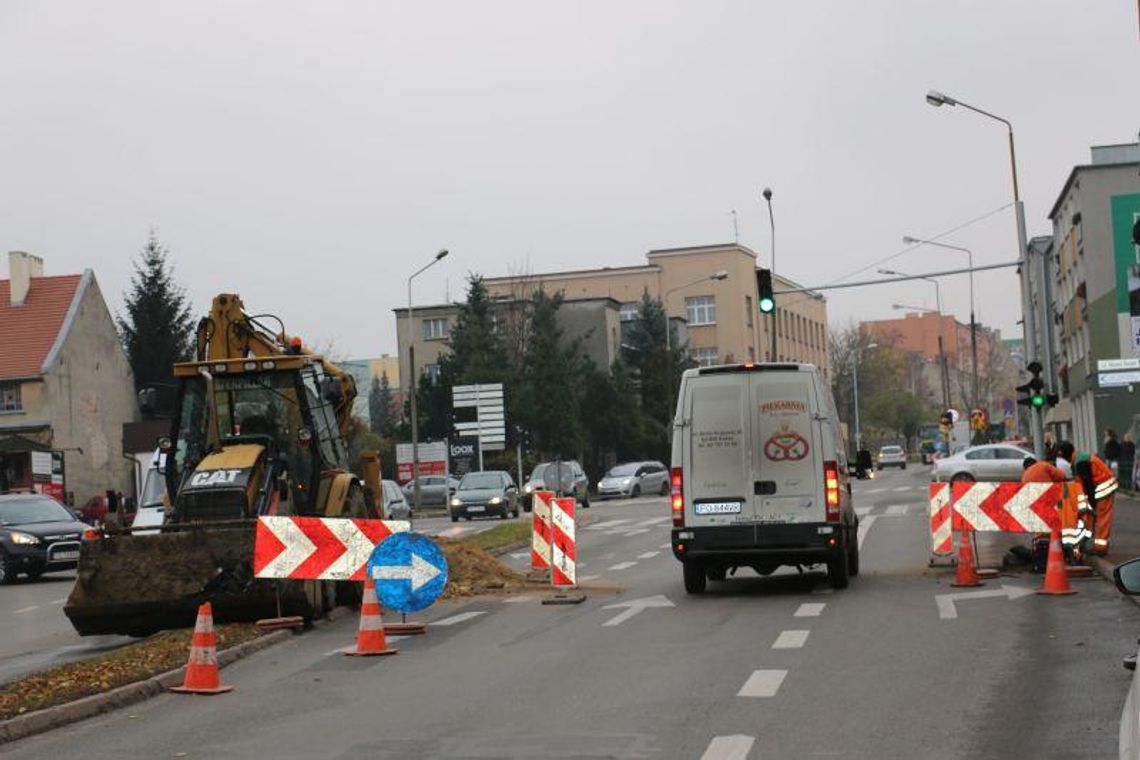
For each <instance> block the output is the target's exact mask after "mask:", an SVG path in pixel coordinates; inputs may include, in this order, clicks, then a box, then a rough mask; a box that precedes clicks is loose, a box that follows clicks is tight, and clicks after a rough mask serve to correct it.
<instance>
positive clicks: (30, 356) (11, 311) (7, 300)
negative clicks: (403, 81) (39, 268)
mask: <svg viewBox="0 0 1140 760" xmlns="http://www.w3.org/2000/svg"><path fill="white" fill-rule="evenodd" d="M80 278H81V275H78V274H68V275H62V276H59V277H33V278H32V287H31V289H30V290H29V291H28V295H27V297H26V298H25V299H24V303H23V305H21V306H12V298H11V289H12V282H11V280H0V378H5V377H31V376H35V375H38V374H40V371H41V369H42V367H43V363H44V359H46V358H47V355H48V352H49V351H51V347H52V345H54V344H55V339H56V337H57V336H58V335H59V331H60V328H62V327H63V320H64V317H66V316H67V310H68V308H70V307H71V301H72V299H73V298H74V297H75V289H76V288H77V287H78V286H79V280H80Z"/></svg>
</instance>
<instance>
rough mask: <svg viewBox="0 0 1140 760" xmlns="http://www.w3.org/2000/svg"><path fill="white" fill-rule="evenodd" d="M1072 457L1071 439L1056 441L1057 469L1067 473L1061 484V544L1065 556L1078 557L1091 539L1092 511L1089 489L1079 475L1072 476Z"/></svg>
mask: <svg viewBox="0 0 1140 760" xmlns="http://www.w3.org/2000/svg"><path fill="white" fill-rule="evenodd" d="M1075 459H1076V456H1075V449H1074V447H1073V444H1072V443H1071V442H1070V441H1061V442H1060V443H1058V444H1057V469H1058V470H1060V471H1061V472H1062V473H1064V474H1065V476H1066V480H1065V482H1064V484H1063V485H1062V487H1061V488H1062V490H1061V545H1062V546H1063V547H1064V549H1065V556H1066V557H1067V558H1069V559H1070V560H1071V561H1080V560H1081V559H1082V558H1083V557H1084V554H1085V551H1086V549H1087V548H1088V544H1089V543H1091V542H1092V539H1093V519H1094V515H1093V508H1092V505H1091V504H1090V503H1089V498H1088V494H1089V493H1091V492H1092V491H1091V490H1089V491H1086V489H1085V484H1084V483H1083V482H1082V481H1081V480H1080V479H1079V478H1078V479H1071V478H1072V477H1073V475H1072V469H1073V468H1072V465H1073V461H1074V460H1075Z"/></svg>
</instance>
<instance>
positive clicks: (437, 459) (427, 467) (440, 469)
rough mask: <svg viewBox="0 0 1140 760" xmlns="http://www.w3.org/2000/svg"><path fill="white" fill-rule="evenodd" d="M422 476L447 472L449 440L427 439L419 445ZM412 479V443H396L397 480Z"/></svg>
mask: <svg viewBox="0 0 1140 760" xmlns="http://www.w3.org/2000/svg"><path fill="white" fill-rule="evenodd" d="M419 456H420V476H421V477H423V476H424V475H446V474H447V441H425V442H424V443H421V444H420V445H419ZM411 479H412V444H410V443H397V444H396V482H398V483H399V484H400V485H403V484H404V483H407V482H409V481H411Z"/></svg>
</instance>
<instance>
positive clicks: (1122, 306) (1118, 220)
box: [1109, 193, 1140, 357]
mask: <svg viewBox="0 0 1140 760" xmlns="http://www.w3.org/2000/svg"><path fill="white" fill-rule="evenodd" d="M1109 201H1110V207H1111V213H1112V241H1113V252H1114V260H1115V263H1116V319H1117V327H1118V329H1119V333H1120V337H1121V340H1120V355H1121V356H1122V357H1127V356H1140V244H1138V243H1137V241H1136V240H1135V239H1134V231H1135V229H1136V225H1137V224H1140V193H1132V194H1128V195H1114V196H1112V197H1111V198H1110V199H1109Z"/></svg>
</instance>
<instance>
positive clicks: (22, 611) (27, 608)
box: [15, 604, 40, 615]
mask: <svg viewBox="0 0 1140 760" xmlns="http://www.w3.org/2000/svg"><path fill="white" fill-rule="evenodd" d="M39 608H40V606H39V605H38V604H33V605H32V606H31V607H21V608H20V609H18V610H15V613H16V614H17V615H20V614H22V613H24V612H31V611H32V610H38V609H39Z"/></svg>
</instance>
